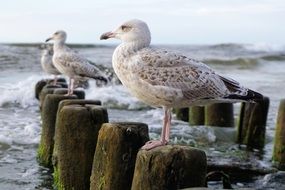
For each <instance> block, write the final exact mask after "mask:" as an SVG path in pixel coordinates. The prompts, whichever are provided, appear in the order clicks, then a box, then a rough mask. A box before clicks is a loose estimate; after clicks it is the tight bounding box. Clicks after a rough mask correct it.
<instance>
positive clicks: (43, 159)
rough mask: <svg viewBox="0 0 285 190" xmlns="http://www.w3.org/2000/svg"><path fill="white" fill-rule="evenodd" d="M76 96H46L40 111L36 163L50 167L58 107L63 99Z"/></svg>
mask: <svg viewBox="0 0 285 190" xmlns="http://www.w3.org/2000/svg"><path fill="white" fill-rule="evenodd" d="M75 98H76V96H63V95H57V94H48V95H47V96H46V97H45V100H44V102H43V107H42V111H41V118H42V132H41V140H40V144H39V147H38V155H37V156H38V161H39V162H40V163H41V164H42V165H44V166H46V167H52V160H51V158H52V151H53V145H54V132H55V121H56V113H57V109H58V105H59V103H60V101H62V100H65V99H75Z"/></svg>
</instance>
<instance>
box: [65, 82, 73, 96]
mask: <svg viewBox="0 0 285 190" xmlns="http://www.w3.org/2000/svg"><path fill="white" fill-rule="evenodd" d="M73 83H74V79H73V78H69V85H68V89H67V94H65V96H69V95H72V94H73V88H74V84H73Z"/></svg>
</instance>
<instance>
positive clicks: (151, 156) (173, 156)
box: [132, 145, 207, 190]
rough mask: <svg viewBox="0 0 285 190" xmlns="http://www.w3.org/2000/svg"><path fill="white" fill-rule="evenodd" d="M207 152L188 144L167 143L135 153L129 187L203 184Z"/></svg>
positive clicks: (170, 188)
mask: <svg viewBox="0 0 285 190" xmlns="http://www.w3.org/2000/svg"><path fill="white" fill-rule="evenodd" d="M206 171H207V160H206V154H205V153H204V152H203V151H201V150H198V149H194V148H191V147H188V146H178V145H167V146H162V147H157V148H154V149H152V150H149V151H145V150H140V151H139V153H138V155H137V160H136V167H135V172H134V177H133V183H132V190H145V189H151V190H161V189H164V190H176V189H182V188H186V187H204V186H205V183H206Z"/></svg>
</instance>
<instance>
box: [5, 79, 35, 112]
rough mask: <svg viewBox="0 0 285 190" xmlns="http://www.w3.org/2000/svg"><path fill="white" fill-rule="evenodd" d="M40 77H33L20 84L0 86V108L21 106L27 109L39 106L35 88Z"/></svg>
mask: <svg viewBox="0 0 285 190" xmlns="http://www.w3.org/2000/svg"><path fill="white" fill-rule="evenodd" d="M38 80H40V76H36V75H35V76H31V77H28V78H27V79H25V80H21V81H20V82H18V83H16V84H13V83H4V84H0V106H5V105H9V104H19V105H20V106H21V107H23V108H26V107H29V106H32V105H36V104H37V100H36V99H35V97H34V87H35V84H36V82H37V81H38Z"/></svg>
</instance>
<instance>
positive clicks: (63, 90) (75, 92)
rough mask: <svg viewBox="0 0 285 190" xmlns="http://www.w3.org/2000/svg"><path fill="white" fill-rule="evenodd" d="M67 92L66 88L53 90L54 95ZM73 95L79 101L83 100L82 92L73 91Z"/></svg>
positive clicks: (83, 93)
mask: <svg viewBox="0 0 285 190" xmlns="http://www.w3.org/2000/svg"><path fill="white" fill-rule="evenodd" d="M67 92H68V90H67V89H66V88H58V89H55V90H54V92H53V93H54V94H67ZM73 94H75V95H76V96H77V97H78V98H79V99H85V92H84V91H83V90H73Z"/></svg>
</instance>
